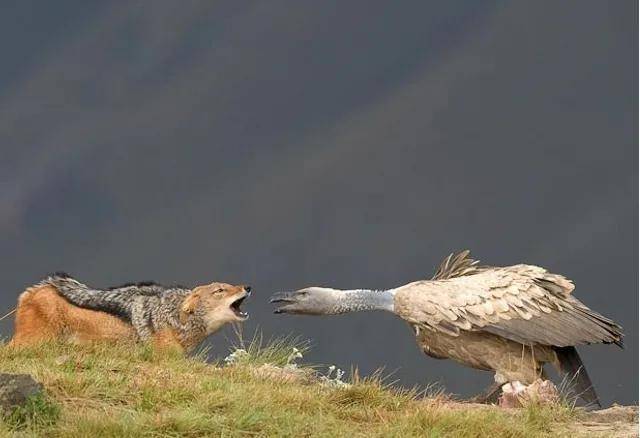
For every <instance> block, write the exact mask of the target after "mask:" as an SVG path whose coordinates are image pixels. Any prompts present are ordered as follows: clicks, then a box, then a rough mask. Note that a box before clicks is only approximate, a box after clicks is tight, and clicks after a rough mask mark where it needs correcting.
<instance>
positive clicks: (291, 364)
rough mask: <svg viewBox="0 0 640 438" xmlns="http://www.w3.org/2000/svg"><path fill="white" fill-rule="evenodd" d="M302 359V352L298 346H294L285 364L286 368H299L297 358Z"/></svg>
mask: <svg viewBox="0 0 640 438" xmlns="http://www.w3.org/2000/svg"><path fill="white" fill-rule="evenodd" d="M298 359H302V353H301V352H300V350H298V349H297V348H296V347H293V349H292V351H291V354H290V355H289V357H287V364H286V365H285V366H284V367H285V368H297V367H298V364H297V363H296V360H298Z"/></svg>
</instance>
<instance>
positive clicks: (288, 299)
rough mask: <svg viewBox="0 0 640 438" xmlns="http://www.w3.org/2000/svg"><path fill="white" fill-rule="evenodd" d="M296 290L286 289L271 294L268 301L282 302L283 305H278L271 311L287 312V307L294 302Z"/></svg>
mask: <svg viewBox="0 0 640 438" xmlns="http://www.w3.org/2000/svg"><path fill="white" fill-rule="evenodd" d="M296 301H297V300H296V292H295V291H293V292H291V291H286V292H276V293H275V294H273V295H271V298H270V299H269V302H270V303H283V304H284V305H283V306H280V307H278V308H277V309H275V310H274V311H273V313H288V310H289V309H288V308H290V307H291V306H290V305H291V304H294V303H296Z"/></svg>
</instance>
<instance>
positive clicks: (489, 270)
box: [271, 250, 623, 406]
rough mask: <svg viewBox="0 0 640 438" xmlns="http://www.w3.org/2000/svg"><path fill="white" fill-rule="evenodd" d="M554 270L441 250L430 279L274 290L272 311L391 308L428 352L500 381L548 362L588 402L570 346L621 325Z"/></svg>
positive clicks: (605, 338) (529, 379) (585, 381)
mask: <svg viewBox="0 0 640 438" xmlns="http://www.w3.org/2000/svg"><path fill="white" fill-rule="evenodd" d="M573 289H574V285H573V283H572V282H571V280H568V279H567V278H565V277H563V276H562V275H558V274H552V273H550V272H548V271H547V270H545V269H543V268H541V267H538V266H533V265H526V264H519V265H513V266H506V267H496V266H481V265H479V264H478V261H476V260H473V259H472V258H471V257H469V251H468V250H467V251H462V252H460V253H458V254H456V255H453V254H451V255H449V257H447V258H446V259H445V260H444V261H443V262H442V263H441V265H440V267H439V268H438V270H437V271H436V273H435V275H434V276H433V277H432V278H431V280H420V281H415V282H413V283H409V284H406V285H404V286H400V287H396V288H394V289H388V290H369V289H354V290H339V289H332V288H326V287H307V288H304V289H300V290H296V291H286V292H279V293H276V294H274V295H273V296H272V297H271V302H272V303H276V304H277V305H278V306H279V307H277V308H276V309H275V311H274V312H275V313H286V314H304V315H336V314H342V313H347V312H356V311H365V310H385V311H389V312H392V313H394V314H396V315H397V316H399V317H400V318H402V319H403V320H405V321H406V322H408V323H409V325H410V326H411V327H412V328H413V332H414V334H415V336H416V340H417V342H418V345H419V347H420V348H421V349H422V350H423V351H424V353H426V354H427V355H428V356H431V357H433V358H437V359H452V360H454V361H457V362H459V363H461V364H463V365H466V366H469V367H472V368H475V369H480V370H486V371H492V372H494V373H495V374H494V380H495V383H494V384H492V385H491V386H490V387H489V388H488V389H487V390H486V391H485V392H484V393H483V394H482V395H480V396H478V397H477V398H476V400H479V401H488V400H490V399H491V397H494V396H495V395H496V394H497V393H498V391H499V389H500V387H501V386H502V385H503V384H505V383H508V382H515V381H519V382H521V383H522V384H526V385H529V384H531V383H533V382H534V381H535V380H536V379H538V378H545V374H544V372H543V366H544V365H545V364H547V363H550V364H552V365H553V366H554V367H555V368H556V369H557V370H558V371H559V373H560V374H561V375H564V376H566V378H568V379H569V381H570V382H571V383H572V384H573V386H574V389H575V391H576V394H577V395H578V396H580V397H581V398H582V399H583V400H584V401H585V402H586V403H588V404H589V405H595V406H600V402H599V400H598V397H597V395H596V392H595V390H594V388H593V385H592V383H591V380H590V379H589V376H588V374H587V371H586V369H585V367H584V365H583V364H582V361H581V359H580V356H579V355H578V352H577V351H576V348H575V347H576V346H577V345H584V344H600V343H604V344H612V343H613V344H616V345H618V346H620V347H622V346H623V344H622V337H623V333H622V327H621V326H620V325H618V324H616V323H615V322H614V321H612V320H611V319H609V318H606V317H604V316H602V315H600V314H599V313H597V312H595V311H593V310H591V309H589V308H588V307H587V306H586V305H584V304H583V303H582V302H580V301H579V300H578V299H577V298H575V297H574V296H573V295H572V292H573Z"/></svg>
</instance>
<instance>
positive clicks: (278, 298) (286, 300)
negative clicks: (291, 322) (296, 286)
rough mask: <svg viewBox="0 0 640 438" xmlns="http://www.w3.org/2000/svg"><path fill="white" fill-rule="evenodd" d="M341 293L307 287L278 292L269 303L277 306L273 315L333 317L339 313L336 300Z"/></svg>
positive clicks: (334, 290) (333, 290)
mask: <svg viewBox="0 0 640 438" xmlns="http://www.w3.org/2000/svg"><path fill="white" fill-rule="evenodd" d="M341 294H342V291H339V290H336V289H331V288H328V287H307V288H304V289H300V290H296V291H286V292H278V293H276V294H273V295H272V296H271V300H270V301H271V302H272V303H275V304H278V305H279V307H277V308H276V309H275V310H274V311H273V313H293V314H301V315H333V314H337V313H341V312H340V308H339V304H338V300H339V299H340V296H341Z"/></svg>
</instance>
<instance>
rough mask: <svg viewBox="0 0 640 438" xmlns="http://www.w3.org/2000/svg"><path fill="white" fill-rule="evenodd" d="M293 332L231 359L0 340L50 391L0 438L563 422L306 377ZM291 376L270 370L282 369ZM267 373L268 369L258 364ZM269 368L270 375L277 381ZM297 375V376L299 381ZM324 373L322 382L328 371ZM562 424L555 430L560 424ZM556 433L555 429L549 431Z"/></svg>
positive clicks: (431, 431) (4, 362) (377, 381)
mask: <svg viewBox="0 0 640 438" xmlns="http://www.w3.org/2000/svg"><path fill="white" fill-rule="evenodd" d="M294 346H295V347H296V348H297V349H298V351H299V352H304V351H305V348H306V345H305V344H304V343H300V342H298V341H297V340H295V339H280V340H276V341H273V342H269V343H265V342H263V341H262V340H261V339H260V338H259V337H258V338H254V340H253V341H252V342H250V343H248V344H246V345H243V346H241V347H244V348H243V350H244V351H246V353H244V354H241V355H240V359H239V360H237V361H236V362H235V363H234V364H233V365H225V362H224V361H223V360H221V361H220V362H219V363H218V364H207V363H205V362H204V360H203V359H202V357H203V355H202V354H200V355H195V356H193V357H189V358H185V357H182V356H180V355H179V354H158V353H155V352H154V351H153V350H151V349H150V348H149V347H147V346H131V345H113V344H109V345H105V344H95V345H87V346H82V347H80V346H72V345H67V344H47V345H42V346H39V347H34V348H25V349H20V350H14V349H11V348H7V347H5V346H0V367H1V368H0V369H2V370H3V371H4V372H19V373H28V374H31V375H32V376H33V377H34V378H35V379H36V380H38V381H40V382H42V383H43V385H44V386H45V388H46V391H47V394H46V396H44V397H39V398H36V399H34V400H30V403H29V404H28V405H27V406H25V407H24V408H23V409H21V410H20V411H16V412H14V413H13V414H11V415H6V416H5V418H4V420H3V422H2V424H1V425H0V432H1V433H2V434H3V435H12V434H15V433H19V434H21V435H23V436H54V437H56V436H60V437H63V436H101V437H102V436H107V437H108V436H113V437H121V436H132V437H133V436H136V437H137V436H149V437H170V436H191V437H197V436H221V437H234V436H290V437H299V436H326V437H336V436H349V437H369V438H370V437H410V436H426V437H484V436H488V437H492V438H497V437H534V438H535V437H543V436H544V437H546V436H564V435H562V434H560V432H557V431H556V429H557V428H556V427H554V425H557V424H562V423H563V422H567V421H570V420H571V411H570V409H568V408H564V407H562V406H553V407H540V406H532V407H529V408H527V409H523V410H516V411H505V410H500V409H498V408H493V407H486V408H477V407H476V408H472V407H468V406H465V405H463V404H460V403H457V404H456V403H452V402H449V401H448V400H447V399H446V397H445V396H443V395H442V394H439V395H435V396H427V397H425V396H424V394H420V393H418V392H417V391H413V390H397V389H394V388H392V387H389V386H388V385H386V384H385V383H384V379H382V378H381V376H380V375H379V374H377V375H374V376H371V377H368V378H361V377H359V376H358V375H357V373H354V374H355V376H354V377H352V378H351V382H349V383H350V384H340V385H333V384H327V383H326V382H324V383H322V382H318V381H317V379H313V380H312V379H310V376H313V375H314V373H315V371H313V370H312V369H309V368H306V367H300V366H296V365H293V364H295V362H296V360H299V358H298V357H297V356H298V355H297V354H293V355H292V353H294V350H293V347H294ZM272 365H277V366H279V367H284V370H286V373H287V374H286V375H287V376H289V375H291V376H294V378H293V379H284V378H280V377H279V376H278V374H277V373H276V374H275V375H274V374H272V371H274V370H276V371H278V370H283V369H282V368H275V367H274V366H272ZM264 370H267V371H266V372H265V371H264ZM274 376H275V377H274ZM298 376H299V377H300V378H298ZM325 380H327V379H325ZM558 430H560V429H559V428H558ZM554 433H555V435H554Z"/></svg>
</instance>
